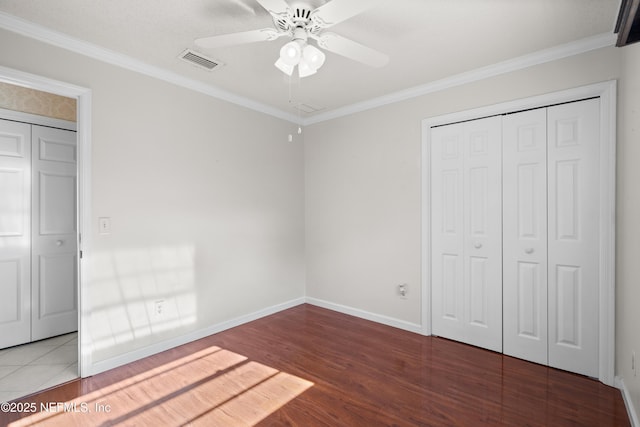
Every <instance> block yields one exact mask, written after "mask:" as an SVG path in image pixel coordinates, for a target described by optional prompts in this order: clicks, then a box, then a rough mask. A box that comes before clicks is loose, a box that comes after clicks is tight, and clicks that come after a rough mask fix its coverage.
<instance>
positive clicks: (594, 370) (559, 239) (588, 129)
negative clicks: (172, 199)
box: [547, 99, 600, 377]
mask: <svg viewBox="0 0 640 427" xmlns="http://www.w3.org/2000/svg"><path fill="white" fill-rule="evenodd" d="M599 111H600V101H599V99H592V100H587V101H581V102H574V103H569V104H563V105H558V106H554V107H549V108H548V110H547V114H548V122H547V123H548V170H549V182H548V193H549V229H548V247H549V249H548V250H549V274H548V277H549V290H548V292H549V365H550V366H553V367H556V368H560V369H565V370H568V371H572V372H577V373H581V374H584V375H589V376H592V377H597V376H598V372H599V370H598V335H599V331H598V325H599V319H598V299H599V284H598V282H599V262H598V260H599V250H600V249H599V248H600V245H599V234H600V233H599V219H598V218H599V215H598V212H599V191H598V189H599V182H598V177H599V176H600V171H599V161H598V153H599V141H600V127H599Z"/></svg>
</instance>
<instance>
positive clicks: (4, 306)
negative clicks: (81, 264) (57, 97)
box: [0, 120, 31, 348]
mask: <svg viewBox="0 0 640 427" xmlns="http://www.w3.org/2000/svg"><path fill="white" fill-rule="evenodd" d="M30 186H31V126H30V125H28V124H24V123H17V122H12V121H8V120H0V348H4V347H9V346H13V345H17V344H23V343H25V342H29V341H30V340H31V328H30V326H31V318H30V313H31V278H30V275H31V272H30V256H31V250H30V245H31V233H30V230H31V224H30V220H31V189H30Z"/></svg>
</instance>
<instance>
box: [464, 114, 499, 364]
mask: <svg viewBox="0 0 640 427" xmlns="http://www.w3.org/2000/svg"><path fill="white" fill-rule="evenodd" d="M464 126H465V128H466V141H465V142H466V147H465V158H464V160H465V166H464V173H465V177H466V185H465V194H464V204H465V213H466V215H465V221H464V227H465V232H464V235H465V241H464V248H465V286H464V288H465V319H466V322H467V326H466V329H467V341H466V342H467V343H469V344H472V345H476V346H478V347H484V348H488V349H490V350H494V351H500V352H501V351H502V221H501V208H500V206H501V204H502V194H501V193H502V192H501V182H502V173H501V169H502V160H501V159H502V147H501V144H502V118H501V117H488V118H485V119H479V120H472V121H469V122H466V123H464Z"/></svg>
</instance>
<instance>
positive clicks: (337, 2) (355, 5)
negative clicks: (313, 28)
mask: <svg viewBox="0 0 640 427" xmlns="http://www.w3.org/2000/svg"><path fill="white" fill-rule="evenodd" d="M377 3H380V0H331V1H330V2H328V3H325V4H323V5H322V6H320V7H319V8H317V9H316V10H314V11H313V14H312V16H314V17H315V19H316V22H317V21H320V23H321V25H322V27H323V28H327V27H330V26H332V25H335V24H337V23H339V22H342V21H345V20H347V19H349V18H351V17H352V16H355V15H357V14H359V13H362V12H364V11H365V10H367V9H371V8H372V7H374V6H376V4H377Z"/></svg>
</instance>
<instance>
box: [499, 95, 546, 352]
mask: <svg viewBox="0 0 640 427" xmlns="http://www.w3.org/2000/svg"><path fill="white" fill-rule="evenodd" d="M502 123H503V140H502V150H503V151H502V153H503V157H502V176H503V181H502V196H503V206H502V211H503V215H502V216H503V266H502V268H503V298H504V299H503V305H504V307H503V314H504V326H503V333H504V353H505V354H507V355H509V356H514V357H518V358H521V359H526V360H530V361H533V362H536V363H541V364H544V365H546V364H547V363H548V356H547V353H548V351H547V349H548V345H547V341H548V334H547V112H546V109H545V108H539V109H535V110H529V111H524V112H520V113H514V114H508V115H506V116H504V118H503V122H502Z"/></svg>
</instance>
